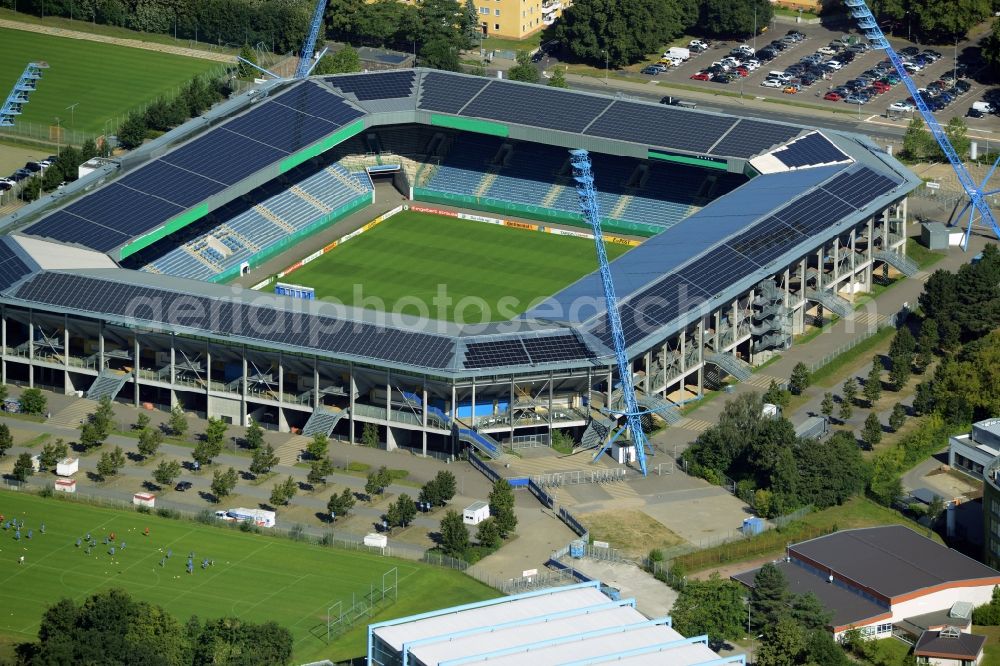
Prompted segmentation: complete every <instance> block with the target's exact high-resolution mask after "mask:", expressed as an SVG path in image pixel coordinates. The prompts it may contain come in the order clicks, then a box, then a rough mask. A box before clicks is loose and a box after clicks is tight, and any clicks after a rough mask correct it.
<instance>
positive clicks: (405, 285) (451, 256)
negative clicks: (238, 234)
mask: <svg viewBox="0 0 1000 666" xmlns="http://www.w3.org/2000/svg"><path fill="white" fill-rule="evenodd" d="M627 249H628V248H627V247H625V246H622V245H616V244H614V243H609V244H608V247H607V252H608V258H609V259H614V258H615V257H617V256H619V255H621V254H623V253H624V252H625V251H626V250H627ZM596 268H597V259H596V257H595V254H594V244H593V241H590V240H588V239H585V238H575V237H572V236H556V235H553V234H546V233H539V232H537V231H527V230H523V229H513V228H510V227H502V226H499V225H493V224H484V223H481V222H472V221H469V220H459V219H456V218H451V217H445V216H443V215H430V214H426V213H413V212H404V213H400V214H398V215H396V216H395V217H392V218H391V219H389V220H386V221H385V222H383V223H382V224H380V225H378V226H377V227H375V228H373V229H371V230H369V231H367V232H365V233H364V234H362V235H361V236H358V237H357V238H354V239H352V240H351V241H350V242H348V243H345V244H344V245H342V246H340V247H337V248H334V249H333V250H332V251H331V252H328V253H326V254H324V255H323V256H321V257H320V258H318V259H315V260H314V261H312V262H310V263H308V264H306V265H305V266H303V267H302V268H300V269H298V270H297V271H295V272H294V273H292V274H291V275H289V276H288V277H287V278H285V279H284V281H285V282H292V283H295V284H300V285H305V286H308V287H313V288H315V289H316V297H317V298H321V299H332V300H336V301H339V302H341V303H346V304H348V305H357V306H363V307H366V308H371V309H375V310H381V311H385V312H398V313H401V314H404V315H408V316H414V315H421V316H430V318H432V319H439V320H448V321H464V322H466V323H478V322H481V321H499V320H506V319H510V318H512V317H514V316H516V315H518V314H520V313H522V312H524V311H525V310H527V309H529V308H530V307H531V306H532V305H534V304H535V303H537V302H538V301H539V300H540V299H542V298H544V297H546V296H550V295H552V294H554V293H555V292H557V291H558V290H559V289H561V288H563V287H565V286H566V285H568V284H570V283H571V282H573V281H574V280H576V279H577V278H579V277H581V276H583V275H586V274H587V273H591V272H593V271H594V270H595V269H596ZM439 290H440V291H441V292H443V293H444V294H445V295H446V296H447V302H445V299H440V301H441V302H436V300H437V297H438V294H439ZM355 292H357V294H358V295H360V298H356V293H355ZM362 298H363V299H364V300H362Z"/></svg>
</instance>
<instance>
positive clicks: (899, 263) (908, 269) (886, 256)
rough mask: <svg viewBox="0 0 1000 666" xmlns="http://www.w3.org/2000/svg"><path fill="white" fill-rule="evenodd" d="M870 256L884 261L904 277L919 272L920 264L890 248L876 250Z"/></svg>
mask: <svg viewBox="0 0 1000 666" xmlns="http://www.w3.org/2000/svg"><path fill="white" fill-rule="evenodd" d="M872 257H873V258H875V259H878V260H879V261H884V262H885V263H887V264H889V265H890V266H892V267H893V268H895V269H896V270H898V271H899V272H900V273H902V274H903V275H905V276H906V277H913V276H914V275H916V274H917V273H919V272H920V266H918V265H917V262H915V261H913V260H912V259H910V258H909V257H907V256H906V255H902V254H899V253H897V252H893V251H892V250H876V251H875V252H874V253H873V254H872Z"/></svg>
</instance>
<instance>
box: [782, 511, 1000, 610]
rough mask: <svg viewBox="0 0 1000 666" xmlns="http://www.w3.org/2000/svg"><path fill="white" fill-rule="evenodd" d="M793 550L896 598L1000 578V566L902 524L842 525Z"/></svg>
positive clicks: (791, 551)
mask: <svg viewBox="0 0 1000 666" xmlns="http://www.w3.org/2000/svg"><path fill="white" fill-rule="evenodd" d="M788 552H789V555H790V556H791V557H793V558H798V559H801V560H804V561H808V562H811V563H813V565H814V566H817V567H818V568H819V569H820V570H821V571H824V572H831V573H833V574H834V575H835V576H837V577H838V578H843V579H846V580H849V581H852V582H853V583H854V584H856V585H858V586H859V587H861V588H863V589H866V590H868V591H869V592H870V593H871V594H874V595H877V596H880V597H883V598H885V599H887V600H890V601H902V600H903V599H899V597H906V596H907V595H914V594H924V593H928V592H932V591H935V590H936V589H939V588H942V587H949V586H951V585H954V584H957V583H968V582H974V583H975V584H979V585H993V584H1000V571H997V570H995V569H993V568H991V567H988V566H986V565H985V564H983V563H981V562H977V561H976V560H974V559H972V558H971V557H968V556H967V555H963V554H962V553H960V552H958V551H957V550H952V549H951V548H948V547H947V546H942V545H941V544H939V543H936V542H934V541H932V540H931V539H928V538H927V537H924V536H921V535H920V534H917V533H916V532H914V531H913V530H911V529H910V528H908V527H904V526H902V525H886V526H883V527H868V528H862V529H853V530H842V531H840V532H834V533H833V534H828V535H826V536H822V537H818V538H816V539H811V540H809V541H803V542H802V543H797V544H794V545H792V546H789V547H788Z"/></svg>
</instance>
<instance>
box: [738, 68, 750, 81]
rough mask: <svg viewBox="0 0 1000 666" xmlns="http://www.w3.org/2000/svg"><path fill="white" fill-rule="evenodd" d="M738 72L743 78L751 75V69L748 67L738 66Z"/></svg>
mask: <svg viewBox="0 0 1000 666" xmlns="http://www.w3.org/2000/svg"><path fill="white" fill-rule="evenodd" d="M736 73H737V74H739V75H740V76H741V77H743V78H746V77H748V76H750V70H748V69H747V68H746V67H737V68H736Z"/></svg>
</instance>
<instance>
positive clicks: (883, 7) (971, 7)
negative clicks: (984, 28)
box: [870, 0, 1000, 44]
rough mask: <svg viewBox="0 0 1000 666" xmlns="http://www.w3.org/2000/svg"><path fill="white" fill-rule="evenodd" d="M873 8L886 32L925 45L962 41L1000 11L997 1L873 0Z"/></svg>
mask: <svg viewBox="0 0 1000 666" xmlns="http://www.w3.org/2000/svg"><path fill="white" fill-rule="evenodd" d="M870 6H871V10H872V12H873V13H874V14H875V16H876V17H877V18H878V19H879V23H880V25H882V26H883V30H886V28H889V29H891V30H892V32H894V33H895V34H897V35H901V36H902V35H906V36H907V38H910V39H913V38H915V39H916V40H917V41H920V42H924V43H926V44H950V43H952V42H953V41H955V40H960V39H963V38H964V37H965V35H966V33H968V32H969V30H971V29H972V27H973V26H975V25H977V24H978V23H981V22H982V21H985V20H986V19H987V18H989V17H990V16H991V15H992V14H993V12H995V11H997V10H998V9H1000V3H997V2H995V0H873V1H872V2H871V3H870ZM886 31H887V32H888V30H886Z"/></svg>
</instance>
